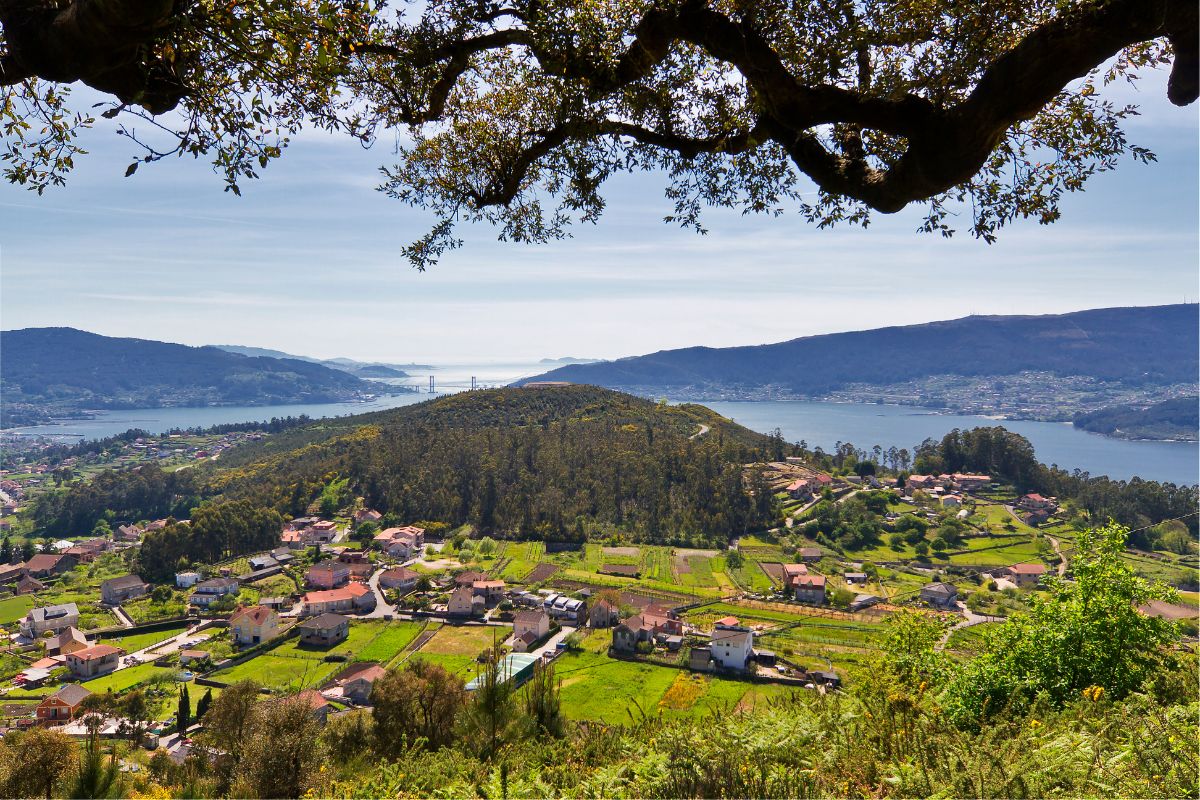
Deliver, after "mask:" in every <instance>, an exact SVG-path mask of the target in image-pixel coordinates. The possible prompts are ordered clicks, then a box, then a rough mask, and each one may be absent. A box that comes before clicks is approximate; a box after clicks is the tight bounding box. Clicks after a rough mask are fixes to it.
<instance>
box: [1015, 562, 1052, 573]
mask: <svg viewBox="0 0 1200 800" xmlns="http://www.w3.org/2000/svg"><path fill="white" fill-rule="evenodd" d="M1008 571H1009V572H1013V573H1016V574H1018V575H1044V574H1046V565H1045V564H1013V565H1012V566H1010V567H1009V568H1008Z"/></svg>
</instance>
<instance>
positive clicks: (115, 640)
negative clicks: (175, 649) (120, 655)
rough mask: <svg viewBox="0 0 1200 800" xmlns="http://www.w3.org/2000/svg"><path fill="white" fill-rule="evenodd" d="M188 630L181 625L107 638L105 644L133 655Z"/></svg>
mask: <svg viewBox="0 0 1200 800" xmlns="http://www.w3.org/2000/svg"><path fill="white" fill-rule="evenodd" d="M185 630H187V626H186V625H179V626H177V627H174V628H169V629H168V630H163V631H151V632H149V633H134V634H130V635H129V636H116V637H112V638H105V639H104V644H111V645H114V646H116V647H120V648H121V649H123V650H124V651H125V652H126V653H133V652H136V651H138V650H143V649H145V648H147V647H149V646H150V645H153V644H157V643H159V642H161V641H164V640H166V639H170V638H171V637H172V636H175V635H177V634H179V633H182V632H183V631H185Z"/></svg>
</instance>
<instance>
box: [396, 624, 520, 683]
mask: <svg viewBox="0 0 1200 800" xmlns="http://www.w3.org/2000/svg"><path fill="white" fill-rule="evenodd" d="M493 631H494V629H493V628H490V627H486V626H456V625H443V626H442V627H441V628H439V629H438V631H437V633H436V634H434V636H433V638H432V639H430V640H429V641H428V642H426V643H425V646H424V647H422V648H421V649H420V650H418V651H417V652H416V653H414V654H413V656H412V658H421V659H424V660H426V661H429V662H431V663H434V664H440V665H441V666H443V667H445V668H446V669H447V670H449V671H450V672H453V673H455V674H457V675H462V676H464V677H465V676H473V675H474V674H475V669H476V664H477V662H476V660H475V659H476V658H477V657H478V656H479V654H480V653H482V652H483V651H484V650H486V649H488V648H489V647H491V646H492V645H493V643H495V644H499V643H500V642H503V641H504V640H505V639H506V638H508V633H509V632H508V631H507V630H497V631H495V632H493Z"/></svg>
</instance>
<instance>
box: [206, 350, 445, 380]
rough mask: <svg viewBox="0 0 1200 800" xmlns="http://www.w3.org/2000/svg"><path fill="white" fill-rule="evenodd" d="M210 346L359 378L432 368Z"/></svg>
mask: <svg viewBox="0 0 1200 800" xmlns="http://www.w3.org/2000/svg"><path fill="white" fill-rule="evenodd" d="M212 347H215V348H217V349H218V350H224V351H225V352H227V353H237V354H238V355H242V356H265V357H267V358H292V359H296V360H297V361H307V362H309V363H310V364H321V365H323V366H326V367H329V368H331V369H340V370H342V371H343V372H349V373H350V374H352V375H357V376H358V377H360V378H407V377H409V375H408V373H407V372H405V371H404V370H405V369H421V370H427V369H433V367H431V366H430V365H428V364H386V363H383V362H379V361H369V362H368V361H355V360H354V359H352V358H312V357H310V356H297V355H293V354H291V353H285V352H283V351H282V350H271V349H269V348H266V347H246V346H244V345H240V344H214V345H212Z"/></svg>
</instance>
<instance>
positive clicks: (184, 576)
mask: <svg viewBox="0 0 1200 800" xmlns="http://www.w3.org/2000/svg"><path fill="white" fill-rule="evenodd" d="M203 578H204V576H203V575H201V574H200V573H199V572H176V573H175V586H176V587H178V588H180V589H190V588H192V587H193V586H195V585H196V584H197V583H199V582H200V581H201V579H203Z"/></svg>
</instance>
